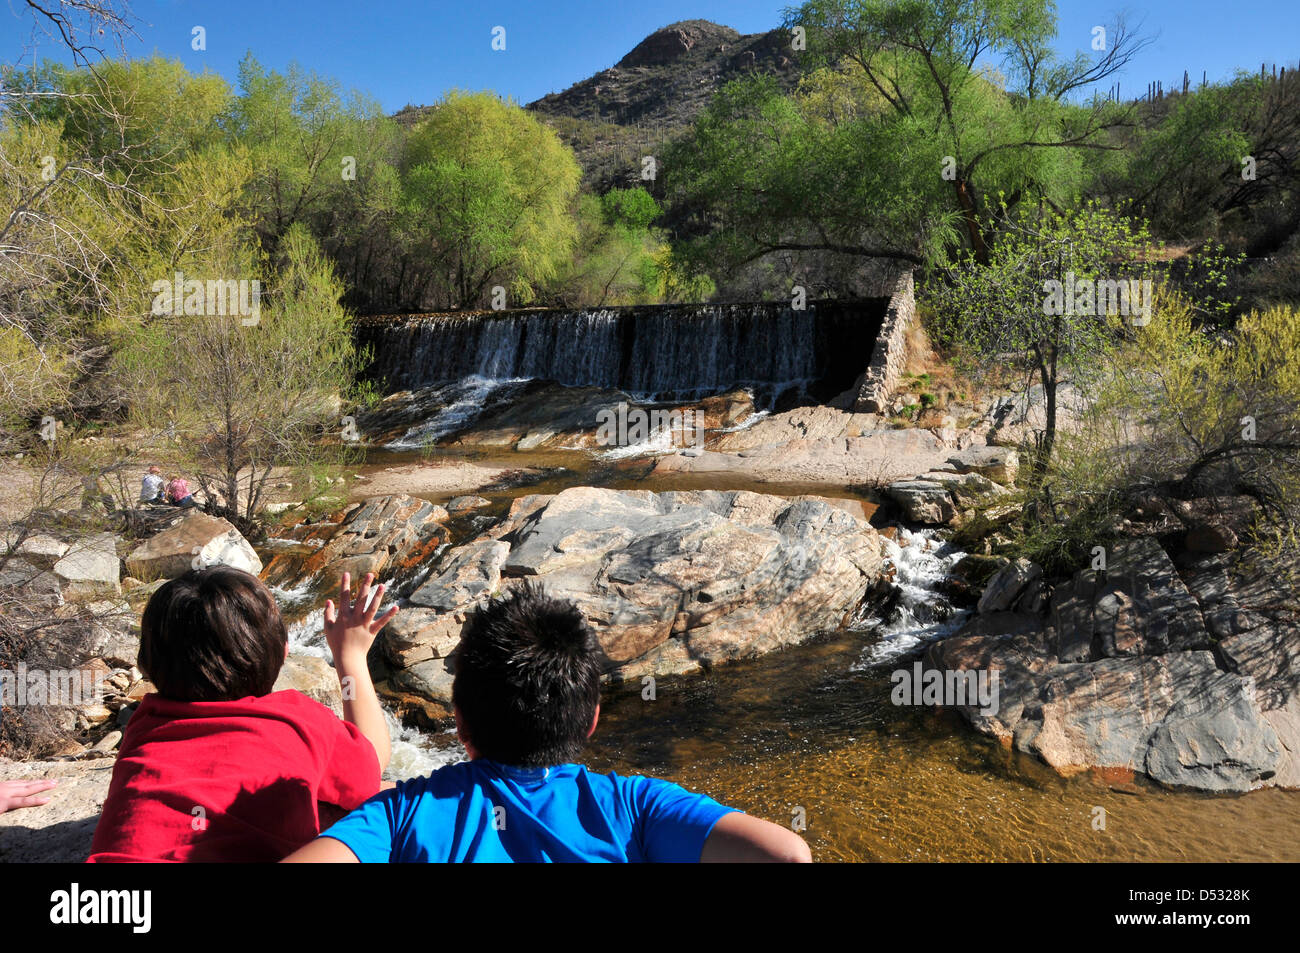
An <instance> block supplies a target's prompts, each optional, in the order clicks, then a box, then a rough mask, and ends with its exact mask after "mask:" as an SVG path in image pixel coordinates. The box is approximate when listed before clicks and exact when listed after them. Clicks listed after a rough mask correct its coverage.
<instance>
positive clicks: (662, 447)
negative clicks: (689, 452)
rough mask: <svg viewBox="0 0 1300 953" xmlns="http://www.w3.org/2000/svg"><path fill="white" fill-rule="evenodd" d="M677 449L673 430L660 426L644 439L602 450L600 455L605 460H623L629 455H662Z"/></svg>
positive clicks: (629, 456)
mask: <svg viewBox="0 0 1300 953" xmlns="http://www.w3.org/2000/svg"><path fill="white" fill-rule="evenodd" d="M678 442H680V440H679V441H678ZM677 450H678V447H677V446H676V444H675V443H674V433H673V430H672V429H671V428H669V427H662V428H660V429H658V430H656V431H654V433H652V434H650V436H649V437H647V438H646V439H644V440H640V441H638V442H636V443H629V444H626V445H624V446H621V447H613V448H611V449H609V450H606V451H604V452H602V453H601V456H602V457H603V458H604V459H606V460H625V459H628V458H631V457H649V456H663V455H664V454H667V453H676V452H677Z"/></svg>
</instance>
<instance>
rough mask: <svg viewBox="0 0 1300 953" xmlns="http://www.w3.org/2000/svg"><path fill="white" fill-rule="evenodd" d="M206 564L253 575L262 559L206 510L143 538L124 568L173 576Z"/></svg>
mask: <svg viewBox="0 0 1300 953" xmlns="http://www.w3.org/2000/svg"><path fill="white" fill-rule="evenodd" d="M208 566H233V567H234V568H236V569H242V570H244V572H249V573H252V574H253V575H257V574H258V573H260V572H261V571H262V560H261V559H259V558H258V555H257V553H256V552H255V551H254V550H253V547H252V546H250V545H249V543H248V540H246V539H244V537H243V535H242V534H241V533H240V532H239V530H237V529H235V527H234V526H232V525H231V524H230V523H229V522H228V521H226V520H224V519H222V518H220V517H218V516H209V515H208V514H206V513H190V514H189V515H188V516H186V517H185V519H183V520H181V521H180V522H179V523H177V524H176V525H175V526H172V527H170V528H169V529H165V530H163V531H162V532H161V533H158V534H157V535H156V536H151V537H150V538H149V539H147V540H145V541H144V542H143V543H141V544H140V545H139V546H137V547H136V548H135V551H134V552H132V553H131V555H129V556H128V557H127V558H126V570H127V572H128V573H129V574H130V575H132V576H134V577H135V578H137V579H146V580H155V579H175V578H176V577H177V576H180V575H183V574H185V573H186V572H189V570H190V569H191V568H206V567H208Z"/></svg>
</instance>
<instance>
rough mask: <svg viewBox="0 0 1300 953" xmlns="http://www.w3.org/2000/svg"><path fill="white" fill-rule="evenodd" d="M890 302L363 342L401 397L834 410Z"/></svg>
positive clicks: (459, 326) (407, 334)
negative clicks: (750, 400) (499, 388)
mask: <svg viewBox="0 0 1300 953" xmlns="http://www.w3.org/2000/svg"><path fill="white" fill-rule="evenodd" d="M887 304H888V299H883V298H869V299H864V300H862V301H853V302H838V301H825V302H809V303H808V307H807V308H806V309H801V310H795V309H793V308H791V307H790V306H789V305H788V304H779V303H756V304H717V305H657V306H651V307H641V308H605V309H589V310H581V311H561V310H541V309H539V310H531V311H503V312H499V313H492V312H489V313H485V314H472V315H467V314H463V313H460V314H455V313H453V314H432V315H411V316H406V317H390V318H382V317H381V318H370V319H367V320H366V321H365V322H363V323H362V324H361V325H360V327H359V328H358V334H359V339H360V340H361V342H362V343H364V344H368V345H370V346H371V347H373V349H374V353H375V355H376V357H375V364H374V366H373V368H372V370H371V373H372V374H373V375H374V376H375V377H377V378H379V379H382V380H384V381H385V382H386V383H387V387H388V389H389V390H405V389H415V388H423V387H431V386H436V385H443V384H451V383H456V382H462V381H467V380H479V381H484V382H494V381H495V382H501V383H504V382H507V381H512V380H520V379H530V380H552V381H555V382H557V383H560V384H565V385H569V386H584V387H616V388H619V389H620V390H623V391H625V392H626V393H628V394H629V395H632V396H634V397H637V398H657V399H662V400H689V399H694V398H698V397H703V396H706V395H708V394H715V393H720V392H722V391H725V390H730V389H732V388H735V387H748V388H749V389H750V390H751V391H753V392H754V394H755V399H756V401H757V402H758V403H760V404H766V403H770V402H772V401H775V400H776V399H777V398H778V397H779V396H780V395H781V394H783V393H786V392H796V393H803V394H808V395H811V396H813V397H814V398H816V399H826V398H829V397H831V396H834V395H835V394H837V393H839V392H840V391H842V390H844V389H845V388H847V387H849V386H851V385H852V384H853V382H854V380H855V379H856V378H857V376H858V375H859V374H860V373H861V372H862V369H863V368H864V367H866V366H867V364H868V363H869V362H870V360H871V354H872V350H873V349H874V347H875V344H876V335H877V333H878V332H879V330H880V326H881V322H882V319H883V317H884V314H885V308H886V305H887Z"/></svg>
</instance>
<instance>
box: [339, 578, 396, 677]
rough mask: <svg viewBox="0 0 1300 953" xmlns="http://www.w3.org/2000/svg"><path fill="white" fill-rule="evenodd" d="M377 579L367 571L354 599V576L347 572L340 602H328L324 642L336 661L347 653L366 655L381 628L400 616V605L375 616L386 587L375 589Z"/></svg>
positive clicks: (340, 588)
mask: <svg viewBox="0 0 1300 953" xmlns="http://www.w3.org/2000/svg"><path fill="white" fill-rule="evenodd" d="M374 579H375V574H374V573H366V578H365V580H364V581H363V582H362V583H361V589H360V591H359V592H358V593H357V594H356V599H355V600H354V599H353V598H352V577H351V575H350V574H349V573H346V572H345V573H344V574H343V578H342V580H341V581H340V583H339V604H338V605H337V606H336V605H335V604H334V600H333V599H330V600H327V601H326V603H325V642H326V644H328V645H329V647H330V651H331V652H332V653H333V654H334V659H335V661H336V662H337V661H338V660H339V659H340V658H343V657H346V656H357V655H360V656H361V657H363V658H364V657H365V654H366V652H367V651H369V649H370V646H371V644H372V643H373V642H374V641H375V636H376V635H378V634H379V630H380V629H382V628H383V627H384V626H385V625H387V624H388V620H389V619H391V618H392V617H393V616H395V615H397V606H391V607H389V609H388V611H387V612H385V613H384V614H383V615H381V616H378V617H376V613H378V611H379V604H380V602H381V601H382V600H383V598H384V586H383V585H382V584H381V585H379V586H378V587H376V588H375V589H374V591H373V592H372V591H371V588H370V584H371V583H372V582H374ZM372 596H373V598H372Z"/></svg>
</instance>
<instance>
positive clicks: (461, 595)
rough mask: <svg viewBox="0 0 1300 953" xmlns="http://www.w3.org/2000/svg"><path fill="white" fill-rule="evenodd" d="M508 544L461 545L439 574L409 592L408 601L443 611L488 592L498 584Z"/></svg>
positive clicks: (479, 542) (483, 540)
mask: <svg viewBox="0 0 1300 953" xmlns="http://www.w3.org/2000/svg"><path fill="white" fill-rule="evenodd" d="M509 554H510V544H509V543H505V542H501V541H500V540H495V539H482V540H477V541H475V542H473V543H470V544H469V545H468V546H461V547H459V548H457V549H456V550H455V551H454V552H453V553H451V554H450V556H449V558H447V559H446V560H444V562H443V563H442V566H441V571H440V572H439V573H438V575H436V576H434V577H432V578H431V579H429V580H428V581H427V582H426V583H424V585H422V586H421V587H420V588H418V589H416V590H415V592H413V593H411V597H410V599H411V602H413V603H414V604H415V605H417V606H428V607H429V608H432V609H439V610H441V611H443V612H446V611H448V610H451V609H454V608H456V607H457V606H461V605H464V604H466V603H468V602H473V601H474V600H476V599H477V598H478V597H479V596H480V595H483V594H484V593H490V592H491V591H492V590H494V589H495V588H496V587H497V584H498V583H499V582H500V581H501V566H502V564H503V563H504V562H505V561H506V557H507V556H508V555H509Z"/></svg>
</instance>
